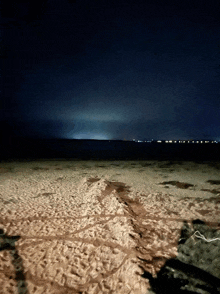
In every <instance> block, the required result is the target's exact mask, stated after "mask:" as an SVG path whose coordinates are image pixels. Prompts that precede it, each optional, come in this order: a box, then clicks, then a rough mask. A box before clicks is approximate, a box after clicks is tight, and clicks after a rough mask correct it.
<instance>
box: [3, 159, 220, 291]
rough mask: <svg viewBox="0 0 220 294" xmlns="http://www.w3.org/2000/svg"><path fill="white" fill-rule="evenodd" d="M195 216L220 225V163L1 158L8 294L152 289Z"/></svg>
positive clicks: (217, 271) (218, 270) (219, 272)
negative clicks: (146, 274)
mask: <svg viewBox="0 0 220 294" xmlns="http://www.w3.org/2000/svg"><path fill="white" fill-rule="evenodd" d="M194 219H200V220H203V221H205V222H206V223H207V224H208V225H209V226H210V227H215V228H216V229H217V230H220V164H213V163H208V162H207V163H203V164H199V163H194V162H187V163H186V162H173V163H172V162H169V161H165V162H157V161H136V162H135V161H65V160H60V161H38V162H3V163H0V285H1V287H0V293H4V294H7V293H19V294H20V293H29V294H32V293H34V294H35V293H36V294H40V293H42V294H43V293H44V294H46V293H48V294H49V293H59V294H61V293H63V294H64V293H65V294H68V293H83V294H101V293H105V294H107V293H117V294H147V293H152V292H151V291H150V290H149V289H150V283H149V280H148V279H147V278H144V277H143V276H142V275H143V273H144V271H147V272H149V273H150V274H151V275H152V276H153V277H156V275H157V272H159V270H160V269H161V267H162V266H163V265H164V263H165V262H166V261H167V260H168V259H170V258H173V257H176V256H177V254H178V252H177V247H178V240H179V238H180V232H181V228H182V227H183V225H184V221H185V223H186V222H187V223H188V224H189V226H190V223H191V221H192V220H194ZM219 233H220V231H219ZM219 237H220V234H219ZM195 242H196V238H195ZM216 242H219V244H220V240H219V241H218V240H217V241H216ZM219 260H220V259H219ZM219 264H220V262H219V263H218V262H215V263H213V264H212V274H213V273H214V275H215V276H216V277H217V278H220V266H219ZM206 268H207V267H206Z"/></svg>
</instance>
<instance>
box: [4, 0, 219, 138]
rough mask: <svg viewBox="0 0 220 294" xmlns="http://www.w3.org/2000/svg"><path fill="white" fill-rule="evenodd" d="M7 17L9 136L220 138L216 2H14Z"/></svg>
mask: <svg viewBox="0 0 220 294" xmlns="http://www.w3.org/2000/svg"><path fill="white" fill-rule="evenodd" d="M1 19H2V20H1V62H2V63H1V64H2V66H1V68H2V70H1V83H2V86H3V87H2V91H1V94H3V95H2V100H1V104H0V124H1V133H3V135H7V134H8V133H11V134H13V135H17V136H27V137H36V138H67V139H104V140H105V139H108V140H111V139H120V140H123V139H126V140H132V139H136V140H149V139H150V140H151V139H156V140H158V139H161V140H166V139H205V138H207V139H215V140H220V86H219V85H220V1H219V0H216V1H214V0H209V1H207V0H204V1H203V0H182V1H179V0H176V1H174V0H170V1H168V0H150V1H148V0H75V1H74V0H72V1H70V0H69V1H68V0H48V1H47V0H39V1H34V0H32V1H31V0H29V1H28V0H23V1H22V0H18V1H12V0H7V1H2V7H1ZM8 135H9V134H8Z"/></svg>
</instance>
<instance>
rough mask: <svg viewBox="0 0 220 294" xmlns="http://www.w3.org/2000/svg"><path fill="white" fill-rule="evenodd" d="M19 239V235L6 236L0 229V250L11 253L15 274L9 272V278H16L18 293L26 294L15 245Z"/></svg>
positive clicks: (21, 267) (23, 276)
mask: <svg viewBox="0 0 220 294" xmlns="http://www.w3.org/2000/svg"><path fill="white" fill-rule="evenodd" d="M19 239H20V236H8V235H7V234H5V233H4V230H3V229H0V251H2V250H8V251H9V253H10V255H11V262H12V264H13V266H14V269H15V274H14V273H13V274H11V276H10V278H14V279H15V280H16V282H17V293H18V294H28V289H27V283H26V279H25V274H24V267H23V262H22V258H21V257H20V256H19V254H18V250H17V249H16V245H15V242H16V241H18V240H19Z"/></svg>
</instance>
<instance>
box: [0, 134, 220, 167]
mask: <svg viewBox="0 0 220 294" xmlns="http://www.w3.org/2000/svg"><path fill="white" fill-rule="evenodd" d="M15 159H16V160H35V159H36V160H39V159H55V160H57V159H66V160H78V159H79V160H183V161H200V162H203V161H220V143H165V141H162V142H161V143H158V142H157V141H151V142H137V141H123V140H87V139H86V140H83V139H81V140H77V139H34V138H23V137H19V138H18V137H16V138H11V139H10V140H6V141H4V140H1V142H0V160H1V161H5V160H6V161H7V160H8V161H11V160H15Z"/></svg>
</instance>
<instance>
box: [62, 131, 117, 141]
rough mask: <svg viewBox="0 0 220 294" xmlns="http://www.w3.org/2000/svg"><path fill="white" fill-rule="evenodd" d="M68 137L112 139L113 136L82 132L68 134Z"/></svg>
mask: <svg viewBox="0 0 220 294" xmlns="http://www.w3.org/2000/svg"><path fill="white" fill-rule="evenodd" d="M67 137H68V139H81V140H83V139H86V140H111V138H109V137H108V135H106V134H100V133H90V132H88V133H86V132H80V133H76V134H73V135H68V136H67Z"/></svg>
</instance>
